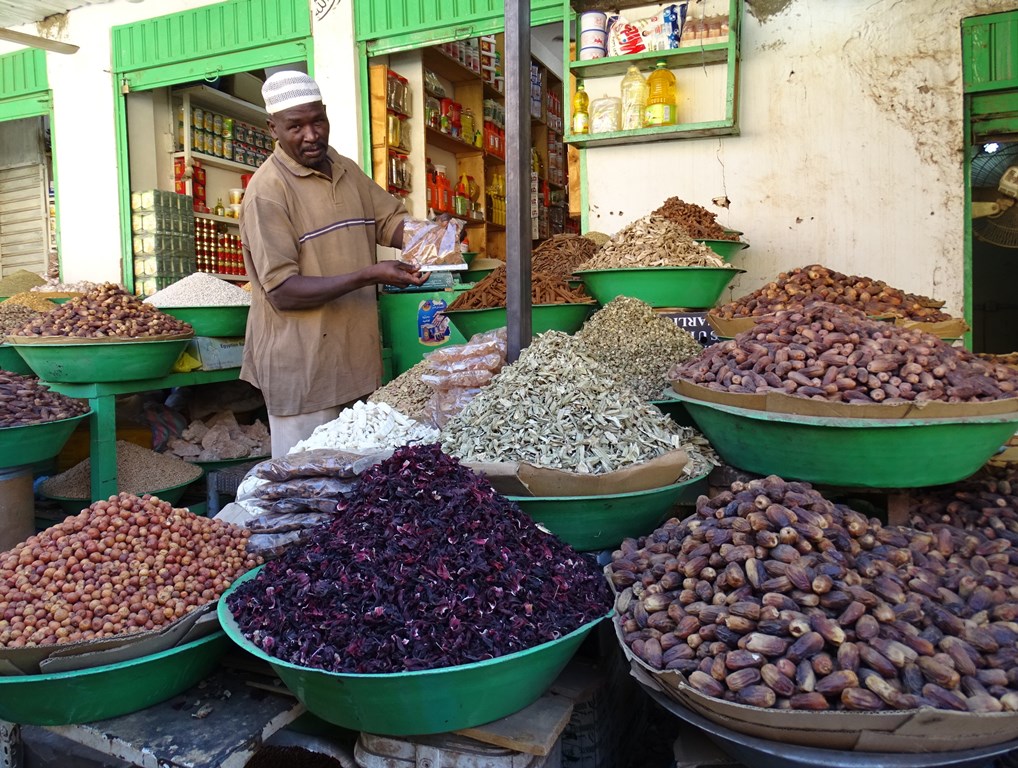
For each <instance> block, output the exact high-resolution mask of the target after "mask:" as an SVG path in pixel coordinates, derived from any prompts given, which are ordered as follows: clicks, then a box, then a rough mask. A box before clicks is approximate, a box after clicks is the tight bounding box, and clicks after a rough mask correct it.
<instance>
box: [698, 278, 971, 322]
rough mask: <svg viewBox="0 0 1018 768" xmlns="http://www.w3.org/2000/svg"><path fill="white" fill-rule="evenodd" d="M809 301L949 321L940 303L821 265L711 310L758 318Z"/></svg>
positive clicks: (727, 315)
mask: <svg viewBox="0 0 1018 768" xmlns="http://www.w3.org/2000/svg"><path fill="white" fill-rule="evenodd" d="M811 301H826V302H827V303H829V304H839V305H842V306H846V307H851V308H852V309H858V310H861V311H862V312H865V313H866V314H867V315H872V316H879V317H903V318H907V319H909V320H917V321H922V322H939V321H941V320H950V319H951V316H950V315H948V314H947V313H945V312H941V311H940V309H939V306H940V305H939V303H938V302H935V301H934V300H933V299H930V298H928V297H926V296H919V295H917V294H914V293H906V292H905V291H902V290H900V289H899V288H892V287H891V286H889V285H887V283H885V282H884V281H883V280H874V279H873V278H871V277H860V276H857V275H843V274H842V273H841V272H836V271H834V270H833V269H829V268H828V267H825V266H823V265H822V264H810V265H809V266H808V267H799V268H797V269H793V270H790V271H788V272H782V273H781V274H780V275H778V277H777V279H776V280H774V281H773V282H770V283H768V284H767V285H765V286H763V287H762V288H759V289H757V290H755V291H753V292H752V293H750V294H747V295H746V296H743V297H742V298H740V299H736V300H735V301H732V302H729V303H728V304H722V305H721V306H720V307H717V308H716V309H714V310H712V312H713V313H714V314H716V315H717V316H718V317H722V318H726V319H731V318H735V317H760V316H761V315H771V314H774V313H775V312H778V311H780V310H783V309H802V308H803V307H804V306H806V305H807V304H809V303H810V302H811Z"/></svg>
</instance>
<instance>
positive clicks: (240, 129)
mask: <svg viewBox="0 0 1018 768" xmlns="http://www.w3.org/2000/svg"><path fill="white" fill-rule="evenodd" d="M233 138H234V139H235V140H236V141H239V142H246V141H247V126H246V125H244V124H243V123H234V125H233Z"/></svg>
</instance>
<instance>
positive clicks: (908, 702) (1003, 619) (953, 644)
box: [610, 476, 1018, 713]
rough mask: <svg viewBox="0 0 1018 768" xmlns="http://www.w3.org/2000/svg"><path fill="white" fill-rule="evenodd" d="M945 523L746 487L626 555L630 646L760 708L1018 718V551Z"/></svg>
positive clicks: (779, 489) (780, 489)
mask: <svg viewBox="0 0 1018 768" xmlns="http://www.w3.org/2000/svg"><path fill="white" fill-rule="evenodd" d="M934 528H935V530H931V531H930V532H925V531H917V530H915V529H912V528H905V527H898V526H882V525H881V524H880V523H879V522H877V521H876V520H867V519H866V517H865V516H863V515H862V514H860V513H858V512H855V511H854V510H852V509H849V508H848V507H846V506H843V505H836V504H833V503H832V502H830V501H828V500H827V499H825V498H824V497H823V496H821V495H820V493H818V492H817V491H816V490H815V489H814V488H812V487H811V486H810V485H809V484H807V483H797V482H786V481H784V480H782V479H781V478H779V477H774V476H771V477H767V478H763V479H760V480H754V481H751V482H749V483H741V482H740V483H734V484H733V485H732V486H731V488H730V489H728V490H725V491H722V492H721V493H720V494H718V495H716V496H715V497H713V498H710V499H708V498H707V497H706V496H701V497H700V498H699V500H698V501H697V512H696V514H695V515H692V516H690V517H688V518H686V519H685V520H683V521H682V522H680V521H678V520H676V519H674V518H673V519H671V520H669V521H668V522H666V523H665V524H664V525H663V526H662V527H661V528H659V529H658V530H656V531H655V532H654V533H653V534H651V535H650V536H647V537H646V538H644V539H641V540H639V541H636V540H633V539H627V540H626V541H624V542H623V543H622V545H621V547H620V549H619V550H618V551H616V552H615V553H613V556H612V557H613V562H612V565H611V566H610V570H611V575H610V578H611V581H612V583H613V584H614V585H615V586H616V588H617V589H618V590H619V595H618V599H617V601H616V609H617V610H618V613H619V621H620V627H621V629H622V633H623V642H625V643H626V644H627V645H628V646H629V648H630V649H631V650H632V652H633V653H634V654H636V655H637V656H639V657H640V658H642V659H643V660H644V661H645V662H646V663H647V664H648V665H650V666H651V667H653V668H656V669H668V670H676V671H679V672H682V673H683V674H685V675H686V678H687V680H688V681H689V684H690V685H691V686H692V687H694V688H696V689H697V690H699V691H700V692H701V693H703V694H706V695H708V696H714V697H717V698H724V699H726V700H728V701H735V702H738V703H741V704H748V705H752V706H760V707H777V708H782V709H801V710H827V709H846V710H861V711H866V710H886V709H913V708H916V707H922V706H928V707H936V708H939V709H951V710H956V711H961V712H965V711H968V712H973V713H981V712H1000V711H1002V710H1004V711H1018V668H1016V664H1015V662H1016V661H1018V624H1015V619H1016V618H1018V606H1015V604H1014V598H1013V594H1014V591H1015V589H1016V587H1018V566H1016V565H1015V564H1014V563H1015V561H1016V560H1018V553H1016V552H1015V551H1014V550H1013V549H1012V547H1011V543H1010V542H1008V541H1005V540H1002V539H998V540H991V539H987V538H985V537H983V536H980V535H979V534H978V533H967V532H965V531H962V530H961V529H958V528H955V527H953V526H948V525H938V526H934Z"/></svg>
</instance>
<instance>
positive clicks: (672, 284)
mask: <svg viewBox="0 0 1018 768" xmlns="http://www.w3.org/2000/svg"><path fill="white" fill-rule="evenodd" d="M745 271H746V270H744V269H732V268H730V267H633V268H630V269H584V270H580V271H579V272H577V273H576V275H577V276H578V277H581V278H583V284H584V285H585V286H586V288H587V293H589V294H590V295H591V296H593V297H594V298H595V299H597V303H598V304H600V305H601V306H604V305H605V304H607V303H608V302H610V301H611V300H612V299H614V298H616V297H618V296H631V297H632V298H634V299H640V301H643V302H646V303H647V304H650V306H652V307H683V308H686V309H707V308H709V307H713V306H714V305H715V304H716V303H717V300H718V298H719V297H720V296H721V292H722V291H723V290H724V289H725V286H727V285H728V284H729V283H730V282H732V280H733V279H734V278H735V276H736V275H738V274H741V273H742V272H745Z"/></svg>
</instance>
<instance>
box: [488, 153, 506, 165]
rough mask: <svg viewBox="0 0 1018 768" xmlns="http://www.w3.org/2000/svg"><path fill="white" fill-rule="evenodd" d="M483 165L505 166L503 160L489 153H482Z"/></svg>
mask: <svg viewBox="0 0 1018 768" xmlns="http://www.w3.org/2000/svg"><path fill="white" fill-rule="evenodd" d="M484 164H485V165H505V158H504V157H499V156H498V155H495V154H492V153H491V152H485V153H484Z"/></svg>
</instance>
